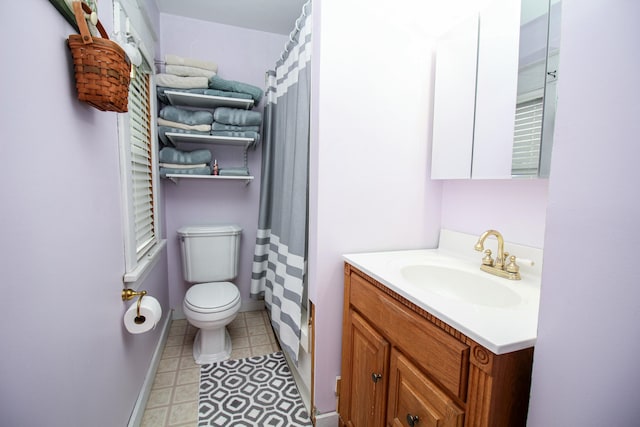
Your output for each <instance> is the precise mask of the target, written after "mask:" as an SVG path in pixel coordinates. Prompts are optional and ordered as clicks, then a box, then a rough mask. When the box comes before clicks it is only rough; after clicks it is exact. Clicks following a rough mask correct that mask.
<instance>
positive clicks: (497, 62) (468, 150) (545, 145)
mask: <svg viewBox="0 0 640 427" xmlns="http://www.w3.org/2000/svg"><path fill="white" fill-rule="evenodd" d="M552 5H553V8H552V13H549V11H550V9H549V8H550V2H549V0H522V1H521V3H518V2H513V1H512V0H491V1H489V2H485V4H484V5H483V7H482V8H481V9H480V10H478V11H477V12H475V13H474V14H469V13H468V12H467V15H466V16H465V17H461V19H459V20H458V22H457V23H456V24H455V25H453V26H452V27H451V29H450V31H448V32H447V33H446V34H444V35H443V36H442V37H441V38H440V39H439V41H438V45H437V48H436V72H435V95H434V98H435V99H434V123H433V148H432V170H431V177H432V178H433V179H509V178H514V177H536V176H548V171H549V162H550V152H551V144H552V141H551V137H552V135H553V122H554V116H555V80H557V58H558V49H557V46H558V43H557V42H558V39H559V37H558V34H559V11H560V2H559V1H554V0H552ZM550 24H551V26H552V27H553V28H552V29H551V30H549V26H550ZM547 58H549V60H547ZM547 71H549V74H547ZM554 76H555V77H554ZM547 77H548V78H547Z"/></svg>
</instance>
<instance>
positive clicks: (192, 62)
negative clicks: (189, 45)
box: [164, 54, 218, 73]
mask: <svg viewBox="0 0 640 427" xmlns="http://www.w3.org/2000/svg"><path fill="white" fill-rule="evenodd" d="M164 61H165V62H166V63H167V64H169V65H186V66H188V67H197V68H204V69H205V70H211V71H214V72H216V73H217V72H218V64H216V63H215V62H210V61H203V60H200V59H194V58H183V57H181V56H178V55H169V54H168V55H165V56H164Z"/></svg>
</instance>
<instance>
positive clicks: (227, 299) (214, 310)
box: [178, 224, 242, 365]
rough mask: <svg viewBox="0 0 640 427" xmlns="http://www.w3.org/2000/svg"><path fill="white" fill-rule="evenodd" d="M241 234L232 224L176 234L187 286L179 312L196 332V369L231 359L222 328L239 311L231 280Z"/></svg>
mask: <svg viewBox="0 0 640 427" xmlns="http://www.w3.org/2000/svg"><path fill="white" fill-rule="evenodd" d="M241 233H242V229H241V228H240V227H239V226H237V225H234V224H229V225H212V226H187V227H182V228H180V229H179V230H178V236H179V238H180V252H181V256H182V276H183V278H184V280H185V281H187V282H188V283H189V284H191V286H190V287H189V289H188V290H187V293H186V295H185V297H184V301H183V303H182V309H183V310H184V314H185V317H186V318H187V321H188V322H189V323H191V324H192V325H193V326H195V327H196V328H198V332H197V333H196V337H195V341H194V342H193V358H194V359H195V362H196V363H197V364H200V365H202V364H207V363H215V362H221V361H223V360H226V359H228V358H229V357H230V355H231V338H230V337H229V333H228V332H227V328H226V326H227V325H228V324H229V323H231V322H232V321H233V319H235V317H236V315H237V314H238V311H239V310H240V303H241V301H240V292H239V291H238V288H237V287H236V285H234V284H233V283H231V280H233V279H235V277H236V276H237V275H238V253H239V249H240V235H241Z"/></svg>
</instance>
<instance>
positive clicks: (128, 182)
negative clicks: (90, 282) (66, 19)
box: [114, 1, 166, 288]
mask: <svg viewBox="0 0 640 427" xmlns="http://www.w3.org/2000/svg"><path fill="white" fill-rule="evenodd" d="M127 18H128V17H127V15H126V11H125V9H124V7H123V5H122V4H120V3H118V2H117V1H115V2H114V30H115V32H116V35H120V36H122V32H123V31H124V29H125V28H126V29H127V30H128V32H130V33H131V34H133V37H134V39H136V40H137V41H139V43H140V46H139V47H140V52H141V54H142V56H143V58H144V60H145V61H146V62H147V64H153V63H154V62H153V57H149V51H148V50H147V49H146V48H145V46H144V42H143V41H142V40H143V39H142V38H141V37H140V36H139V35H138V33H137V32H136V29H135V28H132V26H131V25H130V24H129V23H126V24H125V22H126V20H127ZM143 30H144V29H143ZM145 39H146V37H145ZM148 68H149V72H148V73H147V74H149V114H150V116H149V118H150V138H151V140H150V149H151V152H150V154H151V191H152V198H153V201H152V203H153V205H152V215H153V232H154V237H153V239H152V241H151V243H150V244H149V245H147V246H146V247H145V248H144V250H142V251H140V253H139V252H138V250H137V248H136V234H135V233H136V230H135V213H134V195H133V175H132V153H131V151H132V150H131V112H128V113H124V114H118V119H117V124H118V140H119V141H118V145H119V153H120V180H121V196H122V232H123V244H124V258H125V259H124V261H125V272H124V274H123V282H124V284H125V286H127V287H132V288H136V287H137V284H138V283H139V282H141V281H142V280H144V279H145V278H146V276H147V275H148V273H149V272H150V270H151V268H152V267H153V266H154V265H155V264H156V262H157V261H158V259H159V254H160V252H161V250H162V249H163V248H164V247H165V245H166V240H165V239H164V238H163V236H162V230H161V227H160V223H161V220H162V218H161V212H160V206H161V203H160V191H159V177H158V159H157V150H158V142H157V130H156V114H155V111H156V109H157V98H156V96H155V93H156V84H155V76H154V73H153V67H152V66H149V67H148ZM135 72H138V73H139V72H143V71H142V70H136V71H135ZM130 94H131V91H130Z"/></svg>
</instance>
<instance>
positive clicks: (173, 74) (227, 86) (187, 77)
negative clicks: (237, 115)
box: [156, 55, 263, 105]
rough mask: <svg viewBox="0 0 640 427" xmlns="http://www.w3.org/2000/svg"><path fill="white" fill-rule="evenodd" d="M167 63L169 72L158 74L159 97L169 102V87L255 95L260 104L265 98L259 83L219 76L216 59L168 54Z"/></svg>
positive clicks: (235, 95) (233, 95) (229, 95)
mask: <svg viewBox="0 0 640 427" xmlns="http://www.w3.org/2000/svg"><path fill="white" fill-rule="evenodd" d="M165 63H166V65H165V72H164V73H161V74H157V75H156V86H157V92H158V99H160V101H162V102H163V103H165V104H168V103H169V102H168V99H167V96H166V94H165V93H164V92H165V91H166V90H172V91H178V92H188V93H196V94H200V95H213V96H224V97H227V98H238V99H253V100H254V102H255V104H256V105H257V104H258V103H259V102H260V100H261V99H262V95H263V92H262V89H260V88H259V87H257V86H253V85H250V84H248V83H242V82H237V81H234V80H225V79H223V78H220V77H218V76H217V72H218V65H217V64H216V63H214V62H209V61H201V60H199V59H193V58H183V57H180V56H177V55H165Z"/></svg>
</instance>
